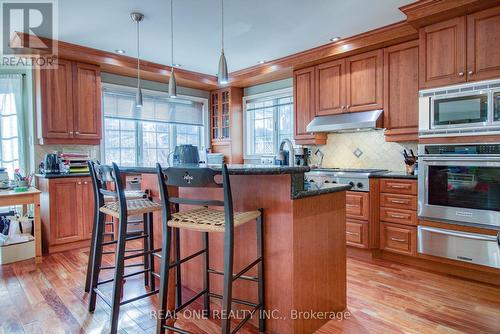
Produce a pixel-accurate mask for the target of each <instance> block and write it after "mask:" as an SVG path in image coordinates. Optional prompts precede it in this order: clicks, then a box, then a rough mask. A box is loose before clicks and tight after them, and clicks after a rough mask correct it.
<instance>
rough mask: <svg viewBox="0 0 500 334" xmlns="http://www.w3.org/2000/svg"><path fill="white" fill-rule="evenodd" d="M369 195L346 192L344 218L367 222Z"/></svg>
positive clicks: (358, 192) (359, 192)
mask: <svg viewBox="0 0 500 334" xmlns="http://www.w3.org/2000/svg"><path fill="white" fill-rule="evenodd" d="M369 203H370V199H369V193H367V192H361V191H348V192H347V194H346V216H347V217H349V218H354V219H360V220H368V219H369V218H370V217H369V213H370V212H369Z"/></svg>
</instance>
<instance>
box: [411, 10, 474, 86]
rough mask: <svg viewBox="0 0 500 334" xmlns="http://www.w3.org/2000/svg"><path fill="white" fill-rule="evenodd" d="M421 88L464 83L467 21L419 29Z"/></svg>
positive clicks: (463, 19)
mask: <svg viewBox="0 0 500 334" xmlns="http://www.w3.org/2000/svg"><path fill="white" fill-rule="evenodd" d="M419 33H420V60H419V62H420V65H419V72H420V75H419V80H420V88H429V87H436V86H446V85H452V84H458V83H462V82H465V81H466V80H467V76H466V75H465V71H466V56H465V54H466V50H465V45H466V36H465V17H463V16H462V17H456V18H454V19H451V20H447V21H443V22H439V23H435V24H432V25H429V26H427V27H423V28H420V32H419Z"/></svg>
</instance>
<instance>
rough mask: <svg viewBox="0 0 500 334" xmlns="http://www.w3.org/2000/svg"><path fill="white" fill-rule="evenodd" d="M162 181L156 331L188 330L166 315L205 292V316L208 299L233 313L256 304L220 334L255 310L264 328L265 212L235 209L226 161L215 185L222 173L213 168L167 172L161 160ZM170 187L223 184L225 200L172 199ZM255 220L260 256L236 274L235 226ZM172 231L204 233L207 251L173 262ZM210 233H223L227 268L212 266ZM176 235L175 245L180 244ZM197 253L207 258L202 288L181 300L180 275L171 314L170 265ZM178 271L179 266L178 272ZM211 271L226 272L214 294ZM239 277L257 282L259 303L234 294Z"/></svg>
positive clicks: (226, 323) (224, 321) (225, 322)
mask: <svg viewBox="0 0 500 334" xmlns="http://www.w3.org/2000/svg"><path fill="white" fill-rule="evenodd" d="M157 174H158V181H159V185H160V195H161V199H162V206H163V216H162V221H163V236H162V237H163V239H162V240H163V241H162V258H161V269H160V277H161V279H160V295H159V308H158V314H159V315H167V316H159V317H158V323H157V329H156V332H157V333H163V332H164V331H165V329H168V330H171V331H174V332H178V333H189V332H187V331H185V330H181V329H179V328H176V327H175V326H174V325H168V324H167V323H166V320H167V319H170V318H172V317H175V314H176V313H178V312H180V311H181V310H183V309H184V308H185V307H187V306H188V305H189V304H191V303H192V302H193V301H195V300H196V299H197V298H199V297H201V296H204V310H205V312H206V314H207V315H210V298H218V299H222V311H223V312H225V314H231V306H232V303H239V304H242V305H246V306H250V307H252V311H251V312H250V313H248V314H247V316H246V317H245V318H244V319H243V320H242V321H240V322H239V323H238V325H237V326H236V327H235V329H234V330H233V331H231V319H230V318H229V317H226V318H225V319H222V333H223V334H228V333H235V332H237V331H238V330H239V329H240V328H241V327H243V325H244V324H245V323H246V322H247V321H248V320H249V319H250V318H251V317H252V316H253V314H254V313H255V312H258V313H259V332H261V333H263V332H264V331H265V322H264V317H263V312H262V311H263V310H264V261H263V246H264V240H263V228H264V221H263V214H262V213H263V210H262V209H259V210H256V211H250V212H236V213H235V212H233V199H232V195H231V185H230V182H229V174H228V171H227V167H226V165H223V166H222V183H217V182H216V181H215V179H214V178H215V177H216V176H217V175H220V174H221V173H220V172H216V171H214V170H213V169H210V168H198V167H193V168H189V167H188V168H183V167H171V168H168V169H166V170H165V171H163V169H162V167H161V166H160V164H157ZM168 186H176V187H180V188H182V187H193V188H222V189H223V193H224V200H223V201H220V200H211V199H192V198H178V197H170V196H169V194H168V189H167V187H168ZM183 204H185V205H190V206H193V205H194V206H196V207H195V208H194V209H190V210H187V211H179V210H178V208H179V205H183ZM172 205H173V206H174V207H176V212H172V209H171V207H172ZM210 207H223V208H224V211H221V210H215V209H212V208H210ZM252 220H256V223H257V259H256V260H255V261H253V262H252V263H250V264H249V265H248V266H247V267H245V268H244V269H243V270H241V271H240V272H239V273H237V274H233V255H234V229H235V227H237V226H240V225H242V224H245V223H247V222H250V221H252ZM172 229H175V230H176V231H178V230H179V229H189V230H194V231H199V232H202V233H203V249H202V250H200V251H198V252H196V253H194V254H191V255H189V256H187V257H185V258H183V259H176V261H175V262H173V263H171V262H170V253H171V249H170V248H171V240H172ZM211 232H219V233H224V272H220V271H216V270H214V269H211V268H210V266H209V242H208V234H209V233H211ZM179 241H180V240H179V239H177V244H178V243H179ZM199 255H203V259H204V261H203V262H204V275H203V290H202V291H201V292H199V293H197V294H196V295H195V296H194V297H192V298H191V299H189V300H188V301H186V302H185V303H182V298H181V297H180V296H179V294H180V287H181V284H182V282H181V281H180V277H179V276H180V275H177V277H176V281H177V282H176V285H177V291H176V294H177V296H176V301H177V302H176V307H175V311H174V312H173V314H172V312H169V313H167V310H166V308H167V296H168V279H169V270H170V269H172V268H176V269H179V268H180V266H181V264H182V263H184V262H186V261H188V260H190V259H192V258H194V257H197V256H199ZM256 265H257V266H258V267H257V269H258V275H257V276H258V277H250V276H245V275H244V274H245V273H246V272H247V271H249V270H250V269H251V268H253V267H254V266H256ZM177 271H178V270H177ZM209 274H217V275H223V276H224V289H223V294H222V295H219V294H215V293H212V292H210V283H209ZM237 279H244V280H249V281H254V282H257V284H258V302H257V303H254V302H250V301H245V300H240V299H235V298H233V297H232V283H233V281H235V280H237Z"/></svg>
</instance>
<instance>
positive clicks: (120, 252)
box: [89, 163, 161, 334]
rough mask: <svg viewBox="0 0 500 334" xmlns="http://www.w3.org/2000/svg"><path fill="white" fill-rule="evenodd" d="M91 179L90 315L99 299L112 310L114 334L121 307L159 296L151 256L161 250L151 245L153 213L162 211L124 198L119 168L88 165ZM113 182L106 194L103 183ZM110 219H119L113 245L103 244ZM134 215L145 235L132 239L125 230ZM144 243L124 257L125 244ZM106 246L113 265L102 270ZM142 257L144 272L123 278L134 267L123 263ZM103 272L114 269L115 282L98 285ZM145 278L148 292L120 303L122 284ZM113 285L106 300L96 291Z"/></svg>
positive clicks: (150, 203) (152, 204)
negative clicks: (94, 197) (93, 193)
mask: <svg viewBox="0 0 500 334" xmlns="http://www.w3.org/2000/svg"><path fill="white" fill-rule="evenodd" d="M91 167H92V171H93V175H94V176H95V178H96V189H95V190H96V193H97V194H98V201H97V203H96V208H98V210H96V230H95V241H94V249H93V256H92V277H91V281H90V282H91V283H90V286H91V289H90V298H89V311H90V312H93V311H94V310H95V305H96V297H97V296H99V297H101V298H102V299H103V300H104V302H105V303H106V304H108V305H109V306H110V307H111V326H110V333H113V334H114V333H116V332H117V331H118V319H119V313H120V306H121V305H124V304H128V303H131V302H134V301H136V300H139V299H141V298H146V297H149V296H152V295H154V294H156V293H158V292H159V290H156V289H155V283H154V282H155V281H154V277H153V272H154V261H153V256H154V253H156V252H159V251H160V250H161V249H154V245H153V219H152V218H153V212H155V211H159V210H161V205H160V204H157V203H155V202H153V201H152V200H150V199H148V198H139V199H127V198H126V196H125V189H124V186H123V181H122V178H121V175H120V170H119V168H118V166H117V165H116V164H115V163H113V164H112V166H105V165H97V164H94V163H91ZM107 182H112V183H113V184H114V188H115V189H116V192H113V191H110V190H107V188H106V183H107ZM105 196H109V197H111V198H115V199H117V200H115V201H108V202H106V201H105ZM106 215H109V216H111V217H114V218H115V219H118V239H117V240H112V241H104V240H103V239H104V229H105V225H106V224H105V216H106ZM135 215H143V222H144V226H145V227H144V230H145V231H146V232H145V233H141V234H135V235H133V236H128V233H127V226H128V217H129V216H135ZM140 239H143V240H144V243H145V244H146V245H147V247H146V250H142V249H139V250H135V251H134V254H130V255H125V253H126V250H127V249H126V242H127V241H132V240H140ZM109 245H116V251H115V265H114V266H110V267H104V266H102V265H101V261H102V255H103V247H105V246H109ZM141 256H142V257H144V259H145V263H144V269H143V270H138V271H135V272H132V273H128V274H125V268H126V267H128V266H137V264H134V265H125V261H126V260H130V259H134V258H137V257H141ZM102 269H114V278H112V279H107V280H103V281H99V272H100V270H102ZM140 274H144V275H148V277H149V287H150V291H149V292H147V293H145V294H142V295H139V296H136V297H133V298H130V299H127V300H121V295H122V291H123V281H124V279H125V278H127V277H131V276H135V275H140ZM106 283H113V295H112V296H111V299H109V298H108V297H107V296H105V294H104V293H103V292H102V291H101V290H100V289H99V288H98V287H99V286H100V285H102V284H106Z"/></svg>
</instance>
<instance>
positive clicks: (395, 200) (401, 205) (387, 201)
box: [380, 193, 417, 210]
mask: <svg viewBox="0 0 500 334" xmlns="http://www.w3.org/2000/svg"><path fill="white" fill-rule="evenodd" d="M380 206H385V207H388V208H396V209H408V210H417V197H416V196H413V195H399V194H385V193H382V194H380Z"/></svg>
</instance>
